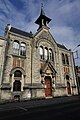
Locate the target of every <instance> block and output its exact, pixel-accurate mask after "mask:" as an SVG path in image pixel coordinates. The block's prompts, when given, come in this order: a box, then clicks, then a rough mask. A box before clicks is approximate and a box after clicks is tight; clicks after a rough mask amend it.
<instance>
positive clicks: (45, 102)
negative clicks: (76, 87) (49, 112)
mask: <svg viewBox="0 0 80 120" xmlns="http://www.w3.org/2000/svg"><path fill="white" fill-rule="evenodd" d="M77 101H80V96H67V97H60V98H58V97H57V98H50V99H42V100H37V99H36V100H28V101H25V102H12V103H5V104H0V111H7V110H15V109H19V108H20V109H25V110H26V109H30V108H37V107H42V106H49V105H58V104H65V103H70V102H77Z"/></svg>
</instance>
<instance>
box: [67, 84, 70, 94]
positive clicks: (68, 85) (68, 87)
mask: <svg viewBox="0 0 80 120" xmlns="http://www.w3.org/2000/svg"><path fill="white" fill-rule="evenodd" d="M67 91H68V94H69V95H70V94H71V88H70V83H69V82H67Z"/></svg>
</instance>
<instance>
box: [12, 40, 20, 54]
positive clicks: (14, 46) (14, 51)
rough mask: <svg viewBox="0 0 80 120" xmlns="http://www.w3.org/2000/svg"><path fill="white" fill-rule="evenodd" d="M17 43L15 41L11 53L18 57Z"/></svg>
mask: <svg viewBox="0 0 80 120" xmlns="http://www.w3.org/2000/svg"><path fill="white" fill-rule="evenodd" d="M19 48H20V46H19V41H17V40H15V41H14V43H13V53H14V54H16V55H19Z"/></svg>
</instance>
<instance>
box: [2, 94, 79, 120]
mask: <svg viewBox="0 0 80 120" xmlns="http://www.w3.org/2000/svg"><path fill="white" fill-rule="evenodd" d="M9 119H15V120H44V119H45V120H53V119H55V120H58V119H62V120H77V119H80V96H72V97H64V98H53V99H46V100H32V101H27V102H18V103H7V104H2V105H0V120H9Z"/></svg>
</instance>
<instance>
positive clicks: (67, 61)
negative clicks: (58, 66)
mask: <svg viewBox="0 0 80 120" xmlns="http://www.w3.org/2000/svg"><path fill="white" fill-rule="evenodd" d="M65 59H66V64H67V65H69V59H68V55H67V54H66V55H65Z"/></svg>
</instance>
